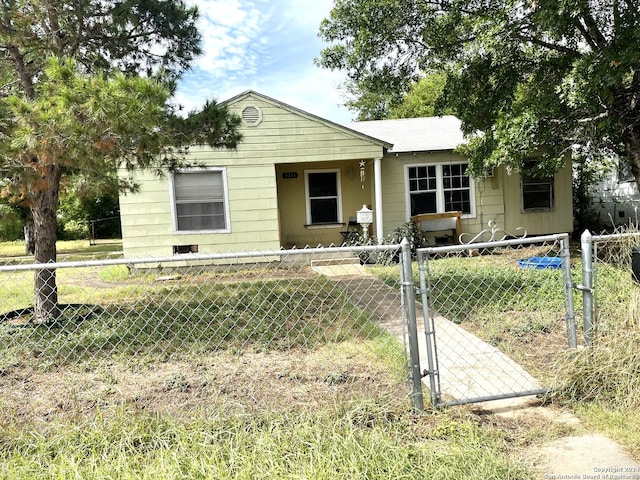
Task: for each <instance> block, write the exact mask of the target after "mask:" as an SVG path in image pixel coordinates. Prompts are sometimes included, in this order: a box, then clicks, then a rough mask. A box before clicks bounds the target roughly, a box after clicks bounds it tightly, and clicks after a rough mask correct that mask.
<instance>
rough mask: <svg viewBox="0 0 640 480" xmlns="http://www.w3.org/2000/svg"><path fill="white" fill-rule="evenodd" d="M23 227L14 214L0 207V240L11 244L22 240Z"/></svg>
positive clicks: (20, 220) (19, 219) (17, 216)
mask: <svg viewBox="0 0 640 480" xmlns="http://www.w3.org/2000/svg"><path fill="white" fill-rule="evenodd" d="M23 227H24V222H23V220H22V219H21V218H20V216H19V215H18V214H17V213H16V212H14V211H12V210H9V209H5V208H1V207H0V240H2V241H7V242H12V241H14V240H22V239H24V230H23Z"/></svg>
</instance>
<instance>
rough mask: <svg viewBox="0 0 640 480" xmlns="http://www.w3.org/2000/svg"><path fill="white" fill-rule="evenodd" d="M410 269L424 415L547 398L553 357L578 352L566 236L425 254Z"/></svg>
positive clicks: (422, 251) (426, 251) (431, 250)
mask: <svg viewBox="0 0 640 480" xmlns="http://www.w3.org/2000/svg"><path fill="white" fill-rule="evenodd" d="M417 260H418V269H419V282H420V285H419V287H418V288H417V292H418V298H419V299H420V303H421V305H419V304H418V305H416V308H417V311H418V312H419V311H420V310H422V316H423V320H424V340H421V341H420V342H419V343H420V347H419V348H420V352H419V354H420V359H421V360H420V362H419V363H420V368H421V372H422V375H423V377H428V384H429V388H430V394H431V403H432V405H433V406H436V407H440V406H447V405H461V404H466V403H475V402H483V401H489V400H497V399H504V398H513V397H521V396H529V395H542V394H545V393H547V392H548V391H549V386H550V384H551V380H552V376H553V361H554V358H555V356H556V355H557V354H559V353H560V352H561V351H563V350H565V349H566V348H567V347H575V346H576V343H577V341H576V327H575V315H574V306H573V292H572V280H571V266H570V259H569V237H568V234H563V235H549V236H542V237H531V238H519V239H510V240H500V241H491V242H483V243H472V244H469V245H455V246H443V247H433V248H424V249H420V250H418V252H417ZM417 316H418V318H419V317H420V314H419V313H418V314H417ZM425 380H426V378H425Z"/></svg>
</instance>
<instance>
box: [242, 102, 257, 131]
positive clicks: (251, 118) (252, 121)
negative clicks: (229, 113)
mask: <svg viewBox="0 0 640 480" xmlns="http://www.w3.org/2000/svg"><path fill="white" fill-rule="evenodd" d="M242 121H243V122H244V123H245V124H246V125H249V126H254V127H255V126H256V125H258V124H259V123H260V122H261V121H262V112H261V111H260V109H258V107H254V106H253V105H249V106H247V107H244V108H243V109H242Z"/></svg>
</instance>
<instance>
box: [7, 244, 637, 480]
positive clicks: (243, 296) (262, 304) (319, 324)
mask: <svg viewBox="0 0 640 480" xmlns="http://www.w3.org/2000/svg"><path fill="white" fill-rule="evenodd" d="M110 247H112V246H110ZM82 250H83V251H82V252H80V253H84V252H86V249H85V248H83V249H82ZM69 253H70V254H71V255H73V256H74V257H75V256H76V255H77V254H78V253H79V252H77V251H70V252H69ZM5 255H6V254H5ZM459 260H460V259H451V261H450V262H445V263H443V264H442V265H441V267H438V268H441V270H440V272H439V274H440V275H441V278H445V277H446V278H447V279H449V280H447V282H450V281H452V280H451V279H455V280H456V281H461V279H462V278H466V279H467V280H469V281H470V285H472V286H475V287H474V288H475V290H473V292H475V293H474V295H475V297H473V298H476V299H478V300H483V299H484V301H485V302H486V303H489V304H490V306H489V307H487V308H488V309H489V310H490V309H491V308H493V309H496V308H497V306H498V305H499V303H500V302H499V298H498V297H497V296H496V294H495V290H496V289H497V288H502V289H504V288H505V285H507V284H510V285H515V286H516V287H515V288H517V289H519V290H518V291H519V292H521V285H522V282H521V281H522V278H521V277H520V275H522V272H520V271H518V270H517V269H505V268H503V267H500V266H498V267H496V266H493V267H492V266H491V265H487V264H486V263H483V262H486V261H487V259H486V258H482V257H480V258H478V259H467V260H469V261H470V262H464V263H461V262H460V261H459ZM460 268H462V269H463V273H462V274H460V272H458V271H457V270H458V269H460ZM488 268H489V269H491V268H495V270H493V273H494V275H491V273H489V274H488V273H487V269H488ZM489 272H492V271H491V270H489ZM377 274H378V275H379V276H380V277H381V278H386V279H387V280H388V281H389V282H393V281H397V280H396V279H397V275H398V272H397V267H385V268H383V269H378V270H377ZM0 275H1V276H0V301H2V302H3V308H5V309H9V308H22V307H24V306H26V305H28V304H29V303H30V301H31V293H30V291H31V289H32V285H31V282H32V275H30V274H29V273H28V272H27V273H24V274H22V273H6V272H5V273H2V274H0ZM483 275H484V277H485V278H489V280H487V281H488V282H491V283H486V281H481V280H479V279H480V277H481V276H483ZM543 275H548V276H549V278H550V279H551V280H555V279H554V277H553V275H554V273H548V274H543ZM161 276H163V277H165V279H163V280H161V281H160V280H159V277H161ZM285 276H286V277H287V278H274V276H273V272H272V271H268V270H259V269H254V270H252V271H251V272H250V274H247V275H243V274H242V272H241V271H236V270H233V271H231V270H230V271H229V272H227V273H225V274H220V273H216V272H203V271H193V272H186V273H185V272H182V273H180V274H179V275H175V276H167V275H166V272H156V271H152V272H145V273H139V274H134V275H131V274H129V272H128V271H127V269H126V268H125V267H124V266H122V267H113V266H111V267H105V268H97V267H95V268H94V267H92V268H91V269H60V270H59V271H58V280H59V288H60V291H59V293H60V301H61V302H62V303H70V304H71V303H72V304H91V305H97V306H99V309H96V310H95V311H87V310H86V309H84V310H83V309H82V308H77V309H70V310H68V311H66V312H65V316H64V317H63V318H61V319H60V320H59V321H58V322H57V323H56V324H53V325H46V326H45V325H41V326H26V327H25V326H22V325H19V324H15V325H9V324H8V323H7V322H5V324H4V325H2V324H0V431H2V432H3V435H2V437H1V438H0V478H11V479H31V478H56V479H67V478H68V479H72V478H73V479H75V478H118V479H129V478H130V479H146V478H161V479H164V478H195V479H198V478H202V479H209V478H221V479H226V478H229V479H231V478H233V479H244V478H246V479H249V478H251V479H253V478H292V479H293V478H314V479H315V478H320V479H322V478H326V479H333V478H345V479H351V478H388V479H403V478H406V479H423V478H434V479H455V480H457V479H462V478H465V479H506V478H509V479H529V478H539V474H536V473H534V472H533V471H532V470H530V469H529V467H528V460H529V459H527V452H528V450H529V449H530V448H531V446H532V445H535V444H537V443H539V442H541V441H543V440H546V439H549V438H554V437H555V436H562V435H568V434H571V433H572V432H571V431H569V430H562V429H558V428H557V427H555V426H553V425H552V424H551V423H550V422H549V423H545V420H540V419H537V420H531V421H530V422H528V421H522V420H513V419H498V418H491V419H489V418H487V416H485V415H483V414H481V413H478V412H476V411H475V410H474V408H473V406H469V407H456V408H451V409H449V410H446V411H427V412H425V413H421V414H417V413H415V412H413V411H412V409H411V402H410V399H409V398H408V394H409V386H408V382H407V380H406V376H405V375H406V373H405V372H406V370H405V359H404V356H403V349H402V345H400V342H398V340H397V339H395V338H394V337H391V336H390V335H389V334H388V333H386V332H385V331H383V330H382V329H381V328H379V327H378V326H377V324H376V323H375V321H374V319H372V318H371V316H370V315H369V314H368V312H367V311H364V310H361V309H359V308H358V307H357V306H355V305H353V304H352V303H351V302H350V301H349V300H348V298H347V297H346V296H345V295H344V292H342V291H341V290H340V289H339V288H337V287H336V286H335V285H334V284H332V283H331V282H329V281H327V280H323V279H319V278H318V277H317V276H316V275H312V274H310V273H309V272H308V271H306V270H300V271H295V272H292V273H291V274H290V275H285ZM474 279H475V280H474ZM542 280H544V278H543V279H542ZM496 282H498V283H496ZM505 282H506V283H505ZM443 285H444V284H443ZM488 286H491V288H487V287H488ZM25 292H26V293H25ZM304 292H314V295H313V296H309V295H308V294H305V293H304ZM469 292H471V290H469ZM483 292H484V293H483ZM487 292H488V293H487ZM487 295H489V296H487ZM468 297H469V296H467V297H463V296H459V297H455V298H453V297H451V298H449V297H447V298H448V299H445V301H444V302H443V303H441V304H440V308H442V309H445V308H448V309H449V311H450V312H451V315H452V316H453V315H456V317H455V318H456V319H458V318H459V319H460V323H461V325H463V326H465V324H466V326H467V327H469V328H471V329H473V330H474V331H475V332H477V333H478V334H479V335H481V336H485V338H487V339H489V340H491V338H493V337H495V338H494V341H495V342H496V344H498V345H499V346H500V348H513V351H518V348H520V349H522V348H523V346H526V345H527V341H529V340H531V339H532V338H533V339H539V335H542V334H545V335H546V334H547V330H548V329H547V328H546V327H544V324H543V327H544V328H543V327H540V328H538V327H537V325H538V323H537V322H539V321H541V319H542V317H540V316H536V315H538V313H539V311H551V310H545V309H554V308H555V307H556V306H557V305H556V303H557V302H558V301H561V299H560V300H558V298H557V297H556V296H555V294H554V293H553V292H550V293H549V294H548V295H541V296H537V297H536V296H528V297H526V299H522V298H520V297H519V296H518V295H517V292H510V291H508V292H503V294H502V297H501V298H502V299H503V300H504V299H507V300H508V302H507V303H508V305H509V309H508V310H506V312H507V313H505V314H504V316H503V317H501V318H503V322H502V323H503V324H504V325H502V326H501V325H498V323H500V322H498V323H496V322H494V323H491V322H488V321H486V320H487V318H488V317H487V312H488V311H489V310H482V309H477V308H476V307H477V305H476V304H475V303H474V302H473V301H470V300H469V298H468ZM505 301H506V300H505ZM492 302H493V303H492ZM601 307H602V308H605V307H606V305H605V304H602V305H601ZM516 308H520V309H522V310H523V311H524V313H523V315H525V314H528V312H529V311H530V310H532V311H534V312H538V313H534V314H531V315H529V316H528V317H526V318H524V317H523V318H524V320H525V322H524V323H522V322H521V323H520V324H517V323H515V321H514V318H513V317H514V315H513V311H514V309H516ZM509 312H511V313H509ZM523 318H521V319H520V320H522V319H523ZM527 319H528V320H529V321H528V322H527V321H526V320H527ZM522 324H524V325H525V326H527V325H529V326H530V327H532V328H527V329H525V330H522V329H519V325H522ZM534 327H535V328H534ZM510 339H511V343H510ZM514 345H515V346H514ZM529 345H531V344H529ZM516 347H517V348H516ZM568 404H569V405H570V406H571V407H572V408H574V409H575V411H576V412H577V413H578V414H579V415H581V416H582V418H584V419H585V422H587V424H588V425H589V426H591V427H592V428H596V429H599V430H602V431H603V432H604V433H606V434H609V435H611V436H612V438H615V439H617V440H620V441H622V442H623V443H624V444H625V445H626V446H628V447H629V448H630V449H632V451H633V452H634V453H635V454H636V455H638V454H640V434H639V433H638V432H640V428H634V427H640V415H638V414H631V413H630V412H631V410H632V409H630V408H628V407H626V409H625V407H623V406H621V405H616V404H613V403H604V402H596V401H593V402H584V403H581V404H578V403H577V402H572V403H571V402H570V403H568ZM629 427H630V428H629Z"/></svg>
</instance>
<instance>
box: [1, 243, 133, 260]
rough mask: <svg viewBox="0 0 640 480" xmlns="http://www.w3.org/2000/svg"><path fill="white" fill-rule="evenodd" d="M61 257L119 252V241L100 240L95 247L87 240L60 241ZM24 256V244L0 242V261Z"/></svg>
mask: <svg viewBox="0 0 640 480" xmlns="http://www.w3.org/2000/svg"><path fill="white" fill-rule="evenodd" d="M57 249H58V254H59V255H60V256H61V257H63V258H64V257H68V256H72V257H77V256H79V257H86V256H97V257H100V256H104V254H105V253H112V252H121V251H122V241H121V240H109V241H106V240H100V241H99V243H98V244H97V245H90V244H89V240H60V241H58V243H57ZM23 256H25V251H24V242H23V241H16V242H0V261H1V259H2V258H10V257H23Z"/></svg>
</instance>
